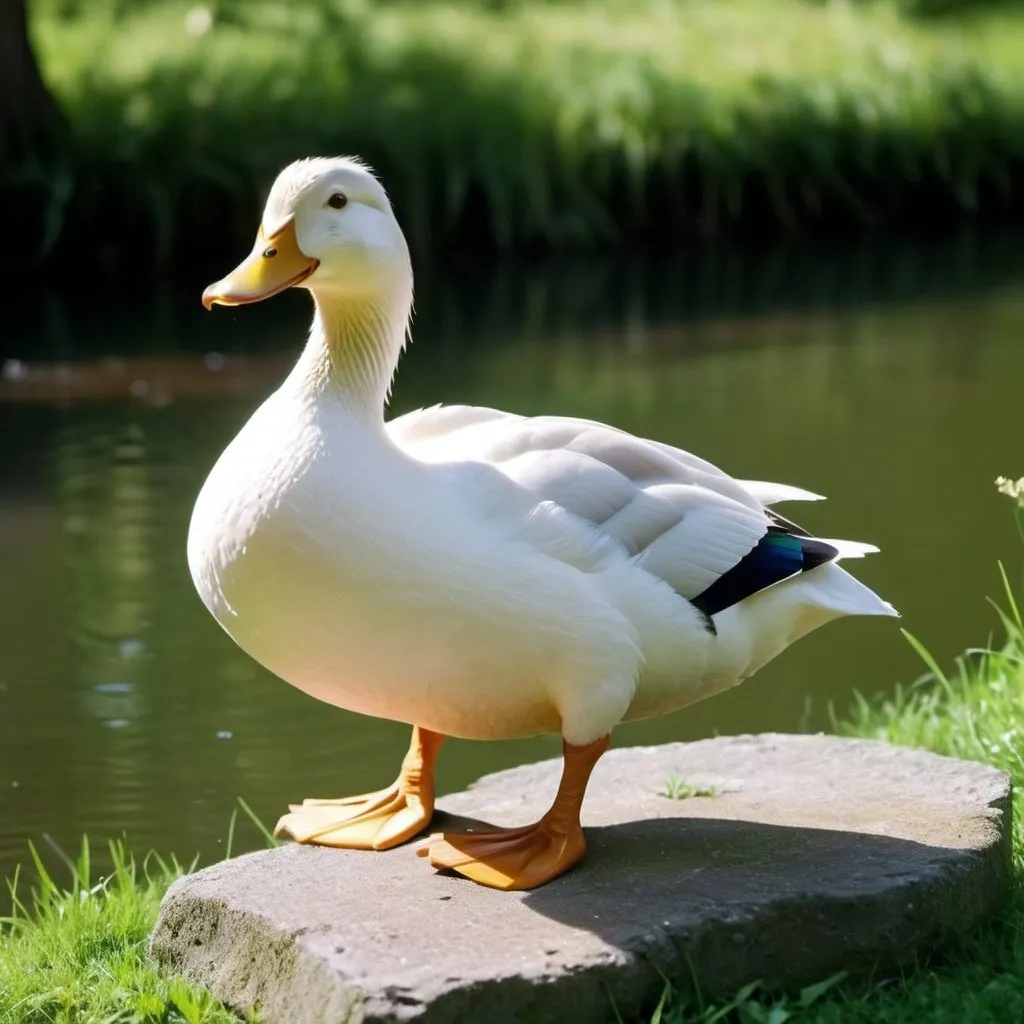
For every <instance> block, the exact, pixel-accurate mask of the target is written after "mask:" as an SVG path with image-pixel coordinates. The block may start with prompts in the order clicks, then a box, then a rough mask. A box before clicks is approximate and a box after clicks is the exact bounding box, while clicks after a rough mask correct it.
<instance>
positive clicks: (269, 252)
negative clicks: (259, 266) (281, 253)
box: [263, 246, 277, 260]
mask: <svg viewBox="0 0 1024 1024" xmlns="http://www.w3.org/2000/svg"><path fill="white" fill-rule="evenodd" d="M276 255H277V250H276V249H275V248H274V247H273V246H271V247H270V248H269V249H264V250H263V258H264V259H265V260H271V259H273V258H274V257H275V256H276Z"/></svg>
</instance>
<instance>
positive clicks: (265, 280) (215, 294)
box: [203, 220, 320, 309]
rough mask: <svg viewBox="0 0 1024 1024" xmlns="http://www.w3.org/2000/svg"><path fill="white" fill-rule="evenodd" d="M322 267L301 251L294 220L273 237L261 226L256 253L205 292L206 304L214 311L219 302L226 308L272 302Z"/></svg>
mask: <svg viewBox="0 0 1024 1024" xmlns="http://www.w3.org/2000/svg"><path fill="white" fill-rule="evenodd" d="M318 266H320V261H319V260H315V259H313V258H312V257H310V256H307V255H306V254H305V253H304V252H303V251H302V250H301V249H300V248H299V241H298V239H297V238H296V237H295V224H294V222H293V221H290V220H289V221H288V222H286V223H285V224H284V226H283V227H281V228H279V229H278V230H277V231H275V232H274V234H273V235H271V236H270V237H269V238H268V237H267V236H266V235H265V234H264V233H263V227H262V225H261V226H260V230H259V231H258V232H257V234H256V244H255V245H254V246H253V250H252V252H251V253H249V255H248V256H247V257H246V258H245V259H244V260H243V261H242V262H241V263H239V264H238V266H237V267H235V269H234V270H232V271H231V273H230V274H228V275H227V277H223V278H221V279H220V280H219V281H217V282H215V283H214V284H211V285H210V286H209V287H208V288H207V289H206V291H204V292H203V305H204V306H205V307H206V308H207V309H212V308H213V304H214V303H215V302H219V303H220V304H221V305H222V306H241V305H243V304H244V303H246V302H259V301H260V300H261V299H269V298H270V296H271V295H276V294H277V293H278V292H283V291H284V290H285V288H291V287H292V286H293V285H296V284H299V283H300V282H301V281H305V280H306V278H307V277H309V275H310V274H312V273H313V271H314V270H316V268H317V267H318Z"/></svg>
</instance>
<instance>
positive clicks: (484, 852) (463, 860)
mask: <svg viewBox="0 0 1024 1024" xmlns="http://www.w3.org/2000/svg"><path fill="white" fill-rule="evenodd" d="M610 739H611V737H610V736H602V737H601V738H600V739H599V740H595V741H594V742H593V743H588V744H587V745H586V746H582V747H574V746H571V745H570V744H568V743H564V744H563V748H562V749H563V757H564V762H563V765H562V779H561V782H559V784H558V793H557V795H556V796H555V801H554V803H553V804H552V805H551V809H550V810H549V811H548V812H547V814H545V815H544V817H543V818H541V819H540V821H538V822H536V823H535V824H533V825H527V826H525V827H523V828H513V829H503V830H500V831H493V832H478V833H464V834H459V835H454V834H453V835H440V834H439V835H435V836H431V838H430V842H429V845H424V846H423V847H421V848H420V849H419V850H418V851H417V853H418V854H419V856H421V857H429V858H430V863H431V866H433V867H435V868H450V869H451V870H453V871H457V872H458V873H459V874H460V875H465V876H466V877H467V878H471V879H472V880H473V881H474V882H479V883H480V884H481V885H488V886H491V888H494V889H534V888H536V887H537V886H538V885H543V884H544V883H545V882H550V881H551V879H552V878H557V877H558V876H559V875H561V874H563V873H564V872H566V871H568V870H569V868H571V867H572V866H573V865H574V864H577V863H578V862H579V860H580V859H581V858H582V857H583V854H584V852H585V850H586V848H587V843H586V840H585V839H584V837H583V829H582V828H581V827H580V807H581V806H582V804H583V794H584V793H585V792H586V788H587V782H588V781H589V780H590V773H591V772H592V771H593V770H594V765H595V764H597V760H598V758H599V757H600V756H601V755H602V754H603V753H604V752H605V751H606V750H607V749H608V743H609V740H610Z"/></svg>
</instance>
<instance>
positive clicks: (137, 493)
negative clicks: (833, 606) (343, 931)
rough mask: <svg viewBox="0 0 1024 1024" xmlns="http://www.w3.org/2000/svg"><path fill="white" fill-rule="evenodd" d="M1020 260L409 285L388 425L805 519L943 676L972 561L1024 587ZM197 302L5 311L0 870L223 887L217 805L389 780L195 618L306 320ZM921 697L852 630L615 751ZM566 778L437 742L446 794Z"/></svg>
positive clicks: (276, 809)
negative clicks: (30, 850) (206, 487)
mask: <svg viewBox="0 0 1024 1024" xmlns="http://www.w3.org/2000/svg"><path fill="white" fill-rule="evenodd" d="M1020 241H1021V240H1019V239H1010V240H1009V241H1007V240H1006V239H1002V240H991V241H984V240H983V241H978V240H967V241H960V242H957V243H948V244H945V245H944V246H938V245H936V246H928V247H921V248H918V249H917V250H907V249H898V248H895V247H888V248H874V249H872V248H868V249H865V250H863V251H860V252H857V253H851V252H848V251H846V252H836V253H828V252H819V251H807V252H802V251H800V250H795V251H792V252H788V253H786V252H783V253H774V254H765V255H762V256H751V257H748V258H746V259H742V260H733V259H731V258H722V259H717V258H716V259H706V260H703V261H693V260H689V261H687V260H678V261H658V262H656V263H648V264H644V263H641V262H639V261H636V260H633V261H620V262H617V263H616V262H602V261H594V262H588V263H578V264H577V263H565V262H560V263H552V264H545V265H542V266H537V267H532V268H523V267H512V266H504V267H498V268H493V269H491V270H487V271H481V270H479V269H477V268H473V267H472V266H471V265H470V264H469V263H464V264H461V265H453V266H449V267H446V268H429V267H427V268H423V273H422V274H421V277H420V290H419V296H418V302H417V305H418V315H417V323H416V330H415V334H416V343H415V345H414V346H413V348H412V350H411V351H410V353H409V356H408V358H407V360H406V362H405V363H404V364H403V369H402V371H401V372H400V374H399V378H398V382H397V386H396V390H395V396H394V404H393V408H394V410H395V411H396V412H401V411H405V410H406V409H409V408H413V407H415V406H418V405H422V404H432V403H434V402H437V401H442V400H443V401H452V402H474V403H479V404H486V405H495V406H499V407H502V408H507V409H511V410H516V411H519V412H523V413H552V412H557V413H566V414H572V415H579V416H586V417H591V418H595V419H600V420H606V421H608V422H611V423H614V424H616V425H618V426H621V427H624V428H626V429H629V430H633V431H636V432H639V433H641V434H644V435H648V436H654V437H657V438H659V439H661V440H664V441H667V442H669V443H672V444H676V445H680V446H682V447H685V448H688V449H690V450H692V451H694V452H696V453H698V454H700V455H702V456H704V457H705V458H709V459H711V460H713V461H715V462H717V463H719V464H720V465H722V466H723V467H725V468H726V469H728V470H729V471H731V472H733V473H735V474H736V475H737V476H739V477H748V478H762V479H772V480H782V481H786V482H790V483H794V484H797V485H800V486H803V487H807V488H809V489H811V490H815V491H818V492H820V493H823V494H826V495H827V496H828V497H829V501H827V502H824V503H819V504H816V505H811V506H796V505H790V506H787V507H786V508H785V511H786V512H787V514H790V515H792V516H793V517H794V518H796V519H797V520H798V521H799V522H803V523H805V524H806V525H807V526H808V527H809V528H811V529H813V530H816V531H817V532H820V533H822V534H823V535H825V536H837V537H849V538H854V539H861V540H870V541H873V542H875V543H877V544H879V545H880V546H881V548H882V549H883V550H882V554H880V555H876V556H874V557H872V558H871V559H868V560H865V561H864V562H860V563H853V568H854V569H855V571H856V572H857V574H858V575H859V576H860V577H861V578H862V579H864V580H865V581H866V582H867V583H869V584H870V585H871V586H873V587H875V588H877V589H878V590H879V591H880V592H881V593H883V594H884V596H885V597H887V598H888V599H889V600H891V601H892V602H893V603H894V604H895V605H896V606H897V607H898V608H899V609H900V610H901V611H902V613H903V615H904V623H903V624H904V625H905V626H906V627H907V628H909V629H910V630H912V631H913V632H914V633H916V634H917V635H918V636H919V637H920V638H921V639H922V640H923V641H924V642H925V643H926V644H928V645H929V646H930V647H932V649H933V650H934V651H935V653H936V654H937V655H938V656H939V657H940V658H950V657H952V656H953V655H955V654H956V653H957V652H958V651H960V650H961V649H962V648H964V647H966V646H969V645H976V644H980V643H984V642H985V640H986V638H987V637H988V635H989V633H990V631H991V630H992V629H993V628H994V623H995V620H994V616H993V614H992V612H991V611H990V609H989V608H988V607H987V606H986V603H985V597H986V595H995V594H996V592H997V590H998V583H997V574H996V560H997V559H998V558H1003V559H1006V560H1008V561H1009V562H1010V564H1011V565H1013V566H1014V567H1016V566H1017V564H1018V561H1019V559H1018V554H1017V551H1018V549H1017V544H1016V540H1015V535H1014V532H1013V529H1012V524H1011V521H1010V516H1009V508H1008V507H1007V506H1006V503H1005V499H1001V498H999V497H998V496H997V495H996V494H995V492H994V489H993V486H992V481H993V479H994V477H995V476H997V475H998V474H1001V473H1006V474H1014V475H1017V474H1020V473H1024V446H1022V444H1021V436H1022V432H1021V393H1022V391H1021V388H1022V382H1024V344H1022V343H1021V338H1020V331H1021V327H1022V325H1024V270H1022V269H1020V268H1017V269H1015V268H1014V265H1013V263H1012V261H1011V260H1008V259H1006V258H1004V256H1005V254H1007V253H1016V252H1019V251H1021V250H1022V249H1024V246H1021V245H1020ZM197 296H198V291H196V290H195V289H189V290H187V291H184V292H177V291H163V292H159V293H157V294H155V295H146V294H143V295H141V296H140V297H138V298H137V299H136V300H135V301H131V302H129V301H127V300H126V299H125V298H124V296H123V295H115V294H114V292H113V290H111V291H109V292H107V293H100V294H94V295H91V296H83V295H67V294H63V295H62V294H55V293H50V294H46V295H39V296H25V297H24V301H23V302H22V304H21V306H20V307H19V312H18V317H17V318H16V319H15V320H14V321H13V324H14V326H13V328H11V330H10V333H9V334H8V335H7V336H5V337H4V338H2V339H0V363H3V364H4V374H5V377H6V379H5V380H3V381H0V565H2V576H0V871H2V872H7V871H9V870H10V869H11V867H12V866H13V864H14V863H15V862H16V861H18V860H23V859H24V855H25V850H26V841H27V840H28V839H30V838H31V839H36V840H39V839H40V838H41V837H42V836H44V835H48V836H50V837H52V839H53V841H54V842H55V843H56V844H59V845H60V846H62V847H64V848H74V847H75V846H76V845H77V843H78V841H79V837H80V835H81V834H82V833H83V832H87V833H88V834H89V836H90V837H93V838H94V839H96V840H100V839H103V838H105V837H108V836H113V835H118V834H121V833H122V832H125V833H127V834H128V836H129V838H130V840H131V842H132V844H133V845H134V846H135V847H136V848H140V849H145V848H149V847H155V848H157V849H159V850H161V851H175V852H177V853H178V854H179V855H181V856H184V857H188V856H190V855H191V854H193V853H194V852H197V851H198V852H200V853H201V854H202V855H203V857H205V858H210V857H215V856H217V855H218V852H219V851H222V850H223V839H224V837H225V835H226V832H227V827H228V821H229V818H230V815H231V812H232V808H233V807H234V806H235V802H236V798H237V797H239V796H242V797H244V798H245V799H246V800H247V801H248V802H249V803H250V804H251V805H252V806H253V808H254V809H255V810H256V811H257V813H258V814H259V815H260V816H261V817H262V818H264V819H265V820H266V821H268V822H273V821H274V820H275V819H276V816H277V814H278V813H280V812H281V810H282V809H283V808H284V806H285V804H286V803H287V802H288V801H289V800H293V799H295V798H297V797H302V796H307V795H324V796H329V795H343V794H348V793H351V792H356V791H361V790H366V789H373V788H377V787H379V786H381V785H383V784H385V783H387V782H388V781H390V779H391V778H392V777H393V776H394V774H395V771H396V769H397V767H398V764H399V761H400V760H401V757H402V754H403V753H404V749H405V744H406V739H407V729H406V727H405V726H402V725H396V724H394V723H389V722H384V721H378V720H372V719H367V718H363V717H360V716H357V715H354V714H350V713H348V712H345V711H341V710H337V709H333V708H330V707H328V706H326V705H323V704H319V703H317V702H316V701H314V700H313V699H312V698H310V697H307V696H305V695H303V694H301V693H299V692H298V691H294V690H292V689H291V688H290V687H288V686H287V685H286V684H284V683H282V682H280V681H279V680H277V679H275V678H274V677H272V676H271V675H269V674H268V673H267V672H265V671H264V670H262V669H261V668H260V667H259V666H258V665H256V664H255V663H253V662H252V661H251V660H250V659H249V658H247V657H246V656H245V655H244V654H242V653H241V652H240V651H238V650H237V649H236V648H235V647H234V645H233V644H232V642H231V641H230V639H229V638H228V637H227V636H226V635H225V634H223V633H222V632H221V631H220V629H219V628H218V627H217V626H216V624H215V623H214V622H213V620H212V619H211V618H210V617H209V616H208V615H207V613H206V612H205V610H204V609H203V607H202V606H201V605H200V603H199V601H198V599H197V598H196V596H195V594H194V592H193V590H192V586H191V582H190V580H189V577H188V572H187V568H186V565H185V557H184V540H185V533H186V528H187V523H188V517H189V514H190V511H191V506H192V502H193V500H194V497H195V494H196V492H197V490H198V488H199V487H200V485H201V483H202V480H203V478H204V475H205V473H206V472H207V470H208V469H209V467H210V465H211V464H212V462H213V461H214V459H215V458H216V456H217V454H218V453H219V451H220V450H221V449H222V447H223V446H224V444H225V443H226V442H227V441H228V440H229V439H230V438H231V436H232V435H233V433H234V432H235V431H236V430H237V429H238V427H239V426H240V425H241V424H242V423H243V422H244V420H245V418H246V416H247V415H248V414H249V412H250V411H251V410H252V409H253V408H254V407H255V405H256V404H258V402H259V401H260V400H261V398H262V397H263V396H264V395H265V394H267V393H268V392H269V390H271V389H272V388H273V386H274V384H275V382H276V381H277V380H279V379H280V377H281V376H282V375H283V374H284V373H285V372H286V371H287V368H288V366H289V364H290V362H291V360H292V359H293V358H294V357H295V355H296V353H297V350H298V346H299V345H300V343H301V340H302V335H303V332H304V330H305V323H306V319H307V316H308V309H307V305H306V301H305V297H304V296H301V295H289V296H283V297H281V298H280V299H279V300H275V301H274V302H273V303H267V304H264V305H261V306H258V307H252V308H250V309H244V310H233V311H224V310H219V311H217V312H216V313H215V314H206V313H204V312H203V311H202V310H201V309H200V308H199V307H198V302H197ZM919 672H920V668H919V665H918V663H917V661H916V659H915V656H914V655H913V654H912V652H911V651H910V649H909V647H908V645H907V644H906V642H905V641H904V640H903V639H902V637H901V636H900V633H899V629H898V626H897V625H896V624H895V623H893V622H891V621H888V620H856V621H854V620H846V621H843V622H840V623H836V624H832V625H829V626H827V627H825V628H823V629H822V630H819V631H818V632H817V633H815V634H814V635H812V636H811V637H809V638H807V639H805V640H803V641H801V642H800V643H799V644H798V645H796V646H795V647H794V648H792V649H791V650H789V651H788V652H786V653H785V654H784V655H783V656H782V657H780V658H779V659H778V660H777V661H775V662H774V663H773V664H771V665H770V666H769V667H768V668H767V669H765V670H764V671H762V672H761V673H760V674H759V675H758V676H757V677H756V678H755V679H754V680H753V681H751V682H748V683H747V684H746V685H744V686H743V687H741V688H739V689H737V690H734V691H732V692H730V693H727V694H724V695H722V696H720V697H717V698H714V699H713V700H710V701H707V702H705V703H703V704H700V705H697V706H695V707H692V708H689V709H686V710H684V711H682V712H679V713H677V714H675V715H672V716H669V717H666V718H663V719H659V720H656V721H652V722H647V723H641V724H636V725H632V726H629V727H624V728H622V729H621V730H619V732H618V733H617V734H616V737H615V741H616V743H619V744H626V743H654V742H661V741H665V740H671V739H689V738H696V737H701V736H708V735H712V734H714V733H735V732H743V731H761V730H768V729H787V730H794V729H798V728H820V727H825V726H826V725H827V722H828V709H829V705H830V703H831V704H834V705H835V706H836V708H837V709H838V710H839V711H840V712H841V711H842V710H843V709H845V708H847V707H848V706H849V704H850V701H851V699H852V694H853V693H854V691H855V690H861V691H864V692H867V693H873V692H876V691H880V690H885V689H890V688H891V687H892V686H893V685H894V684H895V683H896V682H897V681H900V680H901V681H904V682H908V681H911V680H913V679H914V678H915V677H917V676H918V675H919ZM557 749H558V744H557V741H556V740H554V739H552V738H540V739H536V740H529V741H517V742H506V743H470V742H461V741H453V742H452V743H451V744H450V745H449V746H448V747H447V748H446V750H445V752H444V754H443V756H442V759H441V765H440V778H439V783H440V788H441V790H442V791H444V790H451V789H454V788H458V787H461V786H463V785H465V784H466V783H468V782H469V781H471V780H472V779H473V778H475V777H477V776H478V775H480V774H482V773H483V772H486V771H491V770H494V769H497V768H501V767H507V766H511V765H514V764H517V763H519V762H522V761H524V760H527V759H535V758H538V757H541V756H547V755H549V754H552V753H554V752H555V751H556V750H557ZM238 838H239V841H240V843H241V844H242V845H258V844H259V842H260V840H259V836H258V834H257V833H256V831H255V829H254V828H250V827H240V828H239V835H238Z"/></svg>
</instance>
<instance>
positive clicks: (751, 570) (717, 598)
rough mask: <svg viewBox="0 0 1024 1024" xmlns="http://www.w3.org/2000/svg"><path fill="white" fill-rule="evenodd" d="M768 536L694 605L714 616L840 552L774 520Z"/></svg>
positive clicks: (694, 602)
mask: <svg viewBox="0 0 1024 1024" xmlns="http://www.w3.org/2000/svg"><path fill="white" fill-rule="evenodd" d="M773 520H774V522H773V525H771V526H769V527H768V532H767V533H765V535H764V536H763V537H762V538H761V539H760V540H759V541H758V542H757V544H756V545H755V546H754V547H753V548H752V549H751V550H750V551H748V552H747V553H746V554H745V555H744V556H743V557H742V558H741V559H740V560H739V561H738V562H737V563H736V564H735V565H734V566H733V567H732V568H731V569H729V570H727V571H726V572H724V573H723V574H722V575H721V576H719V577H718V579H717V580H715V582H714V583H712V584H711V586H709V587H708V588H707V589H706V590H704V591H703V593H701V594H698V595H697V597H695V598H692V600H691V603H692V604H693V605H695V606H696V607H697V608H698V609H699V610H700V611H702V612H703V613H704V614H705V615H707V616H712V615H715V614H717V613H718V612H721V611H724V610H725V609H726V608H729V607H731V606H732V605H734V604H739V602H740V601H742V600H743V599H744V598H747V597H750V596H751V595H752V594H756V593H758V592H759V591H762V590H766V589H767V588H768V587H770V586H773V585H774V584H776V583H781V582H782V580H786V579H789V578H790V577H791V576H796V575H797V574H799V573H801V572H807V570H808V569H813V568H815V567H816V566H819V565H823V564H824V563H825V562H831V561H832V560H833V559H834V558H836V557H837V556H838V554H839V552H838V551H837V550H836V548H834V547H833V546H832V545H831V544H826V543H825V542H824V541H822V540H818V539H817V538H816V537H807V536H803V535H802V534H800V533H795V532H793V531H792V530H791V529H789V528H787V527H788V526H789V524H787V525H786V526H783V525H781V522H780V520H781V517H774V516H773Z"/></svg>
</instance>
